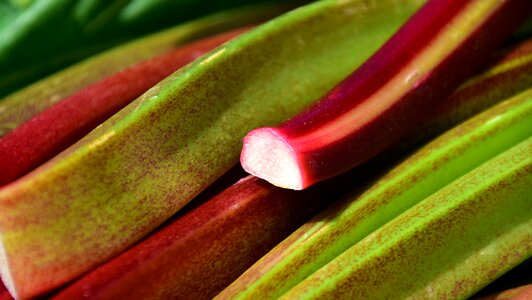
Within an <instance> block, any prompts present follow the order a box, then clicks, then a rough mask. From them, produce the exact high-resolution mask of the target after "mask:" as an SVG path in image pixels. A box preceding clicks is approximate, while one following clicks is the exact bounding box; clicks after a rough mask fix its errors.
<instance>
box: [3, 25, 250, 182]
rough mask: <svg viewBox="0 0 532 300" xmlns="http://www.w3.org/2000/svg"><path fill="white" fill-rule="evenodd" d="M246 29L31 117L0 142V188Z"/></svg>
mask: <svg viewBox="0 0 532 300" xmlns="http://www.w3.org/2000/svg"><path fill="white" fill-rule="evenodd" d="M244 30H245V29H239V30H235V31H232V32H228V33H224V34H219V35H216V36H213V37H209V38H205V39H202V40H200V41H197V42H193V43H190V44H188V45H185V46H183V47H180V48H177V49H175V50H171V51H169V52H167V53H164V54H161V55H159V56H156V57H154V58H152V59H149V60H147V61H144V62H141V63H139V64H136V65H133V66H131V67H129V68H127V69H124V70H122V71H120V72H118V73H116V74H114V75H112V76H110V77H107V78H105V79H102V80H100V81H98V82H96V83H93V84H92V85H90V86H87V87H86V88H84V89H82V90H80V91H79V92H77V93H75V94H73V95H71V96H69V97H67V98H65V99H63V100H61V101H60V102H58V103H56V104H55V105H53V106H51V107H50V108H48V109H46V110H44V111H43V112H41V113H39V114H38V115H36V116H35V117H33V118H31V119H30V120H28V121H27V122H25V123H24V124H22V125H20V126H19V127H17V128H16V129H14V130H13V131H11V132H10V133H9V134H7V135H6V136H4V137H3V138H2V139H0V166H1V167H2V170H1V172H0V185H3V184H7V183H9V182H11V181H13V180H16V179H18V178H19V177H21V176H23V175H25V174H26V173H28V172H30V171H31V170H33V169H34V168H36V167H38V166H39V165H40V164H42V163H44V162H46V161H47V160H49V159H50V158H52V157H53V156H55V155H56V154H58V153H59V152H61V151H63V150H64V149H66V148H67V147H69V146H70V145H72V144H73V143H75V142H76V141H77V140H79V139H80V138H81V137H83V136H84V135H86V134H87V133H89V132H90V131H91V130H92V129H94V128H95V127H96V126H97V125H98V124H100V123H101V122H103V121H105V120H106V119H107V118H109V117H110V116H112V115H113V114H115V113H116V112H118V111H119V110H120V109H121V108H123V107H124V106H125V105H127V104H128V103H130V102H131V101H133V100H134V99H136V98H137V97H139V96H140V95H142V94H143V93H144V92H145V91H146V90H148V89H149V88H150V87H152V86H154V85H155V84H156V83H158V82H159V81H161V80H162V79H164V78H165V77H167V76H168V75H170V74H172V73H173V72H174V71H176V70H177V69H179V68H181V67H183V66H185V65H186V64H188V63H190V62H191V61H193V60H194V59H196V58H198V57H199V56H201V55H203V54H205V53H206V52H208V51H210V50H212V49H213V48H215V47H217V46H219V45H220V44H222V43H224V42H226V41H228V40H229V39H231V38H233V37H235V36H237V35H239V34H241V33H242V32H243V31H244Z"/></svg>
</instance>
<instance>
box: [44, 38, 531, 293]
mask: <svg viewBox="0 0 532 300" xmlns="http://www.w3.org/2000/svg"><path fill="white" fill-rule="evenodd" d="M531 46H532V41H531V42H528V43H524V44H522V45H518V46H516V47H515V48H513V49H512V50H511V51H508V52H505V54H504V55H502V56H497V59H496V61H497V64H496V65H495V66H493V67H492V68H490V69H489V70H488V71H486V72H485V73H484V74H482V75H480V76H478V77H477V78H476V79H472V80H471V82H474V83H470V84H468V85H467V88H468V90H469V89H473V90H475V91H477V93H470V92H469V93H464V92H457V93H456V95H455V96H453V97H451V98H450V99H449V101H450V102H449V103H453V104H454V105H456V106H457V107H453V106H451V105H448V104H447V105H446V106H445V108H446V109H439V110H438V111H439V113H438V116H439V118H442V119H444V120H445V122H443V124H437V125H434V124H433V125H431V126H428V127H425V126H422V128H423V129H424V130H425V131H428V132H429V133H434V132H435V131H437V130H438V129H440V130H441V129H442V128H448V127H450V126H451V124H456V123H458V121H459V120H463V119H465V118H466V117H467V116H469V115H471V114H474V113H476V112H477V111H479V110H480V109H482V108H485V107H486V106H487V105H489V104H493V103H494V102H496V101H497V99H498V100H500V99H501V98H504V96H507V95H509V94H512V93H514V92H515V91H517V90H520V89H522V88H523V86H526V85H527V83H532V47H531ZM526 67H528V69H527V68H526ZM516 71H520V72H516ZM523 73H525V74H523ZM508 75H512V76H508ZM526 75H528V76H526ZM512 78H514V80H512ZM493 83H497V84H498V85H497V86H498V87H499V88H498V89H497V91H495V90H496V88H495V85H493ZM474 87H477V88H474ZM480 87H484V89H482V92H480V90H481V89H480ZM479 94H480V95H479ZM487 95H489V97H488V96H487ZM481 96H483V97H481ZM479 98H480V99H479ZM446 103H447V102H446ZM460 107H463V109H459V108H460ZM464 110H465V111H464ZM453 122H454V123H453ZM435 127H436V128H435ZM416 141H417V139H416ZM366 174H367V173H366ZM351 175H354V176H351ZM357 175H358V176H357ZM362 177H368V176H360V172H353V174H350V175H348V176H346V178H342V179H340V180H335V181H332V182H329V183H328V184H326V185H318V186H315V187H314V188H312V189H311V190H310V191H305V192H302V193H294V192H293V191H290V190H285V189H280V188H277V187H274V186H272V185H266V184H264V182H262V181H260V180H257V179H253V180H246V181H242V182H239V183H237V184H235V185H234V186H233V187H231V188H229V189H228V190H226V191H224V192H223V193H221V194H220V195H217V196H216V197H214V198H213V199H212V200H210V201H209V202H208V203H207V204H205V205H202V206H201V207H200V208H197V209H195V210H194V211H193V212H191V213H188V214H187V215H185V216H183V219H184V220H182V219H176V220H175V221H174V222H171V223H170V224H168V225H167V227H165V228H164V229H162V230H161V231H159V232H157V233H155V234H154V235H150V238H149V239H148V240H147V241H145V242H143V243H142V244H139V245H138V246H136V247H134V248H132V249H130V250H128V251H127V252H125V253H123V254H121V255H119V256H118V257H116V258H115V259H113V260H111V261H110V262H108V263H106V264H104V265H102V266H100V267H98V268H97V269H96V270H95V271H92V272H90V273H89V274H88V275H86V276H84V277H82V278H81V279H79V280H77V281H76V282H75V283H73V284H72V285H70V286H68V287H67V288H66V289H64V290H62V291H61V292H60V293H58V294H57V295H56V296H55V297H56V298H57V299H76V298H81V297H82V295H84V294H85V295H88V294H90V295H91V297H92V298H99V299H103V298H107V299H112V298H115V299H117V298H124V297H126V296H127V295H129V294H131V293H133V294H135V295H142V298H170V297H176V296H177V297H180V298H182V297H183V296H184V295H186V297H189V298H191V299H198V298H212V296H214V295H215V294H216V292H219V291H220V290H221V289H222V288H224V287H226V286H227V285H228V284H229V283H230V282H231V281H232V280H233V279H235V278H236V276H238V275H240V274H241V273H242V272H243V271H244V270H245V269H246V268H247V267H249V266H250V265H251V264H252V263H254V262H255V261H256V260H257V259H258V258H259V257H261V256H262V255H263V254H265V252H266V251H267V250H270V249H271V247H273V246H274V245H275V244H276V243H277V242H279V241H280V238H281V237H285V234H287V233H288V232H290V230H287V228H291V229H293V228H296V227H298V224H300V222H301V221H302V219H303V216H307V215H310V214H309V213H308V212H312V213H315V212H317V211H318V208H321V207H322V206H324V205H326V204H327V203H330V202H331V201H332V200H333V199H335V198H336V196H335V195H340V194H342V193H345V192H346V191H347V190H349V189H350V188H349V187H351V189H352V188H353V187H354V186H355V184H354V183H355V182H363V180H362ZM356 185H359V184H356ZM244 191H245V192H244ZM246 207H248V208H246ZM250 207H254V209H250ZM301 208H303V209H301ZM256 212H260V213H256ZM286 215H288V216H291V217H290V218H286ZM186 220H194V221H193V222H192V223H193V224H194V226H186V225H183V224H189V223H190V222H189V221H186ZM230 224H233V225H230ZM234 224H240V225H239V226H237V227H238V228H239V229H238V234H235V232H236V228H235V226H234ZM242 224H244V225H248V224H256V225H258V224H265V225H261V226H258V227H257V226H243V225H242ZM189 227H193V229H191V228H189ZM182 236H187V239H184V238H182ZM192 236H195V237H194V238H192ZM242 236H245V237H246V238H245V239H242ZM266 236H267V237H268V238H267V239H266V240H265V239H264V237H266ZM199 240H209V241H212V242H211V243H199V242H198V241H199ZM162 241H164V243H163V242H162ZM212 243H216V245H219V247H218V246H217V247H212V246H211V245H212ZM211 248H213V249H218V248H219V249H225V250H224V251H215V250H213V249H211ZM191 249H193V251H192V250H191ZM152 253H156V254H155V255H154V254H152ZM239 254H242V255H239ZM199 257H201V259H200V258H199ZM176 258H179V259H178V260H176ZM212 261H217V262H218V263H217V264H214V265H213V264H212ZM194 262H195V263H194ZM185 270H186V271H185Z"/></svg>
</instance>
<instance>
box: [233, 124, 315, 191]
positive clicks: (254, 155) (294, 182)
mask: <svg viewBox="0 0 532 300" xmlns="http://www.w3.org/2000/svg"><path fill="white" fill-rule="evenodd" d="M240 163H241V164H242V167H243V168H244V170H245V171H246V172H248V173H250V174H251V175H254V176H257V177H259V178H262V179H264V180H266V181H268V182H270V183H271V184H273V185H276V186H278V187H282V188H287V189H293V190H302V189H304V188H305V186H303V178H302V177H303V176H302V174H301V169H300V167H299V164H298V159H297V156H296V155H295V153H294V151H293V149H292V148H291V147H290V145H289V144H288V143H287V142H286V141H285V138H284V137H283V136H282V135H281V134H279V133H278V132H277V131H276V130H275V129H274V128H270V127H265V128H259V129H255V130H253V131H251V132H249V133H248V135H247V136H246V137H245V138H244V146H243V147H242V153H241V155H240Z"/></svg>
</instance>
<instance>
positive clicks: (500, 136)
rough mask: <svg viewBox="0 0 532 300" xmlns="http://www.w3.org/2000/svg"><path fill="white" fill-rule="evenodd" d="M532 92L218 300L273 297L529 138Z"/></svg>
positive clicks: (358, 200)
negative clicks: (457, 180)
mask: <svg viewBox="0 0 532 300" xmlns="http://www.w3.org/2000/svg"><path fill="white" fill-rule="evenodd" d="M531 100H532V89H530V90H528V91H526V92H524V93H521V94H519V95H518V96H516V97H514V98H512V99H511V100H508V101H505V102H502V103H500V104H499V105H497V106H495V107H493V108H492V109H490V110H488V111H486V112H485V113H483V114H481V115H479V116H477V117H475V118H473V119H471V120H469V121H467V122H465V123H463V124H461V125H460V126H458V127H456V128H454V129H453V130H451V131H449V132H447V133H446V134H444V135H442V136H441V137H439V138H438V139H436V140H434V141H433V142H431V143H430V144H428V145H427V146H425V147H424V148H422V149H421V150H419V151H418V152H416V153H415V154H414V155H412V156H411V157H409V158H408V159H407V160H405V161H404V162H403V163H401V164H400V165H399V166H397V167H395V168H394V169H393V170H392V171H390V172H389V173H388V174H387V175H386V176H384V177H383V178H382V179H380V180H379V181H378V182H377V183H376V184H374V185H373V186H372V187H371V188H370V189H368V190H367V191H366V192H364V193H363V194H362V195H360V196H355V197H351V198H348V199H345V200H344V201H341V202H339V203H338V204H336V205H335V206H333V207H332V208H330V209H328V210H326V211H324V212H323V213H321V214H320V215H318V216H317V217H315V218H314V219H313V220H311V221H309V222H308V223H307V224H305V225H304V226H302V227H301V228H300V229H298V230H297V231H296V232H294V233H293V234H292V235H291V236H290V237H288V238H287V239H286V240H285V241H283V242H282V243H280V244H279V245H278V246H277V247H276V248H274V249H273V250H272V251H270V252H269V253H268V254H267V255H266V256H264V257H263V258H262V259H261V260H259V261H258V262H257V263H256V264H255V265H254V266H253V267H251V268H250V269H249V270H248V271H246V272H245V273H244V274H243V275H242V276H241V277H240V278H239V279H237V280H236V281H235V282H234V283H232V284H231V285H230V286H229V287H228V288H227V289H226V290H224V291H223V292H222V293H221V294H220V295H218V298H220V299H229V298H231V299H234V298H238V299H244V298H246V299H254V298H261V299H266V298H276V297H278V296H280V295H282V294H283V293H285V292H286V291H288V290H289V289H290V288H292V287H293V286H295V285H297V284H298V283H299V282H301V281H302V280H303V279H305V278H307V277H308V276H309V275H311V274H312V273H314V272H315V271H317V270H318V269H319V268H321V267H322V266H324V265H325V264H327V263H328V262H330V261H331V260H333V259H334V258H335V257H337V256H338V255H340V254H341V253H342V252H344V251H345V250H346V249H348V248H349V247H351V246H352V245H355V244H356V243H357V242H358V241H360V240H362V239H363V238H365V237H366V236H368V235H369V234H371V233H372V232H374V231H375V230H377V229H378V228H379V227H381V226H383V225H384V224H386V223H387V222H389V221H391V220H392V219H394V218H395V217H397V216H398V215H400V214H401V213H403V212H404V211H406V210H408V209H409V208H410V207H412V206H414V205H416V204H417V203H418V202H420V201H421V200H423V199H424V198H426V197H428V196H430V195H431V194H433V193H435V192H436V191H438V190H439V189H441V188H443V187H445V186H446V185H448V184H449V183H451V182H452V181H454V180H455V179H457V178H459V177H460V176H462V175H464V174H466V173H467V172H469V171H471V170H473V169H474V168H476V167H477V166H479V165H480V164H482V163H484V162H485V161H487V160H489V159H490V158H492V157H494V156H496V155H497V154H499V153H501V152H503V151H505V150H506V149H508V148H510V147H512V146H513V145H515V144H516V143H519V142H520V141H522V140H523V139H525V138H527V137H529V136H531V135H532V101H531Z"/></svg>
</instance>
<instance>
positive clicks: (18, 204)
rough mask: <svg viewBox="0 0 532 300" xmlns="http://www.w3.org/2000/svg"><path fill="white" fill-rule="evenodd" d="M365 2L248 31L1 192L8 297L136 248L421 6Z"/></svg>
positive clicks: (353, 0) (296, 14)
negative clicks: (258, 136)
mask: <svg viewBox="0 0 532 300" xmlns="http://www.w3.org/2000/svg"><path fill="white" fill-rule="evenodd" d="M372 3H373V4H374V5H371V6H368V5H367V4H368V3H367V1H362V0H349V1H341V2H337V1H324V2H321V1H320V2H316V3H313V4H311V5H309V6H306V7H303V8H299V9H297V10H295V11H292V12H291V13H289V14H285V15H284V16H281V17H279V18H276V19H274V20H272V21H270V22H267V23H265V24H263V25H261V26H259V27H256V28H254V29H253V30H251V31H249V32H247V33H245V34H243V35H241V36H239V37H238V38H236V39H233V40H232V41H231V42H229V43H227V44H225V45H224V46H223V47H220V48H218V49H217V50H214V51H213V52H211V53H210V54H209V55H207V56H204V57H203V58H201V59H200V60H196V61H195V62H194V63H192V64H189V65H188V66H187V67H184V68H183V69H182V70H180V71H178V72H176V73H174V74H173V75H170V76H169V77H167V78H166V79H164V80H163V81H161V82H160V83H158V84H157V85H155V86H154V87H153V88H151V89H150V90H148V91H147V92H146V93H144V94H143V95H142V96H141V97H139V98H137V99H136V100H135V101H133V102H132V103H130V104H129V105H127V106H126V107H124V108H123V109H122V110H120V111H119V112H118V113H116V114H115V115H113V116H112V117H111V118H110V119H108V120H106V121H105V122H103V123H102V124H101V125H100V126H98V127H96V128H95V129H94V130H93V131H91V132H90V133H89V134H88V135H86V136H85V137H83V138H82V139H81V140H80V141H78V142H77V143H76V144H74V145H72V146H71V147H69V148H67V149H66V150H65V151H63V152H61V153H60V154H59V155H57V156H55V157H54V158H52V159H51V160H49V161H47V162H46V163H45V164H43V165H41V166H39V167H38V168H37V169H35V170H33V171H32V172H30V173H28V174H26V175H25V176H23V177H21V178H19V179H18V180H16V181H14V182H12V183H10V184H8V185H5V186H4V187H2V188H0V211H2V213H1V214H0V243H1V245H2V246H3V247H2V249H3V255H2V256H1V258H3V259H1V260H0V271H1V275H2V279H3V280H4V282H5V283H6V286H7V287H8V289H9V290H10V292H11V293H12V294H13V295H15V296H16V297H17V298H30V297H35V296H37V295H40V294H42V293H45V292H47V291H50V290H51V289H54V288H56V287H58V286H60V285H62V284H64V283H66V282H68V281H70V280H72V279H74V278H75V277H77V276H80V275H81V274H83V273H85V272H87V271H89V270H90V269H92V268H94V267H96V266H97V265H99V264H101V263H102V262H103V261H106V260H108V259H110V258H112V257H114V256H116V255H118V254H119V253H120V252H122V251H124V250H125V249H126V248H128V247H129V246H131V245H133V244H134V243H135V242H137V241H138V240H139V239H141V238H142V237H144V236H145V235H146V234H147V233H149V232H150V231H152V230H153V229H154V228H156V227H157V226H159V225H160V224H161V223H163V222H164V221H165V220H166V219H168V218H169V217H170V216H172V215H174V214H175V213H176V212H177V211H178V210H180V209H181V208H182V207H183V206H185V204H187V203H188V202H189V201H191V200H192V199H193V198H194V197H195V196H196V195H198V194H199V193H200V192H201V191H202V190H203V189H205V188H206V187H207V186H209V185H210V184H211V183H212V182H214V181H215V180H216V179H217V178H218V177H220V176H221V175H222V174H224V173H225V172H226V171H227V170H229V169H230V168H231V167H232V166H234V165H235V164H236V163H237V162H238V156H239V152H240V148H241V140H242V138H243V137H244V135H245V134H246V132H248V131H249V130H251V129H253V128H257V127H260V126H268V125H274V124H278V123H279V122H281V121H282V120H284V119H286V118H288V117H290V116H292V115H295V114H296V113H297V112H298V111H301V110H302V109H303V108H305V107H307V106H308V105H309V104H310V103H312V102H313V101H314V100H315V99H316V98H317V97H319V95H323V94H324V93H325V92H326V91H327V90H330V89H331V88H332V87H334V86H335V85H336V84H337V83H338V82H339V81H341V79H342V78H345V76H347V74H349V72H350V70H352V69H354V68H356V67H357V66H358V65H360V64H361V63H362V62H363V61H364V60H365V59H367V57H369V56H370V55H371V54H372V53H373V52H374V51H375V50H376V49H378V47H379V46H380V45H382V43H384V41H385V40H386V39H387V38H388V37H389V36H391V35H392V34H393V32H394V31H395V30H397V28H398V27H399V26H400V25H401V24H402V23H403V22H404V21H405V20H406V19H407V18H408V17H409V16H410V15H411V14H412V13H413V11H415V10H416V9H417V8H418V7H419V4H420V3H419V2H418V1H399V0H383V1H378V2H373V1H372ZM330 45H334V47H331V46H330ZM353 52H356V53H358V55H352V53H353ZM302 74H304V76H303V77H302ZM43 253H44V254H45V255H44V256H43ZM28 278H31V280H28Z"/></svg>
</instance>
